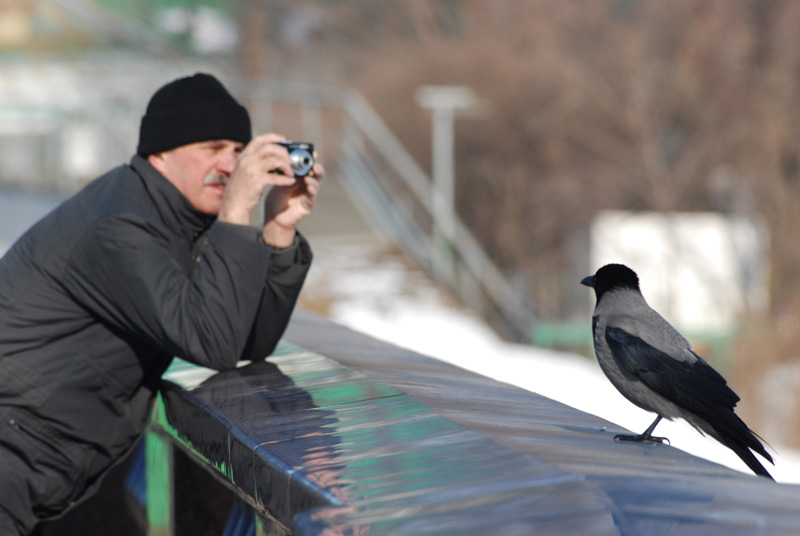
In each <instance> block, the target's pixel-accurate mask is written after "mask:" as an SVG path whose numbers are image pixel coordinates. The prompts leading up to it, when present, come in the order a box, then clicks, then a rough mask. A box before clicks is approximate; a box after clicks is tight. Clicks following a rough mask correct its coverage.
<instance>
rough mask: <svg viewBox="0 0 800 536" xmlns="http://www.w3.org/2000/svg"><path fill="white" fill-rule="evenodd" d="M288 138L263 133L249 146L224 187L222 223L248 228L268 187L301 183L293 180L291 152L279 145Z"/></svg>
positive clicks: (220, 214)
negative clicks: (255, 209)
mask: <svg viewBox="0 0 800 536" xmlns="http://www.w3.org/2000/svg"><path fill="white" fill-rule="evenodd" d="M285 139H286V138H284V137H283V136H281V135H279V134H262V135H261V136H257V137H255V138H253V139H252V140H251V141H250V143H248V144H247V146H246V147H245V148H244V150H243V151H242V153H241V155H239V158H238V160H237V163H236V167H235V168H234V170H233V173H231V176H230V179H229V180H228V183H227V185H226V186H225V194H224V195H223V196H222V205H221V206H220V210H219V214H218V216H217V218H218V219H219V220H220V221H224V222H228V223H237V224H239V225H249V224H250V213H251V212H252V211H253V209H254V208H255V207H256V205H258V202H259V200H260V199H261V195H262V194H263V193H264V190H265V189H266V188H268V187H269V186H278V187H283V188H289V187H292V186H299V185H301V184H302V182H298V181H297V179H295V178H294V171H293V170H292V163H291V160H290V159H289V153H288V152H287V151H286V149H285V148H283V147H281V146H280V145H277V144H276V143H277V142H279V141H284V140H285ZM276 171H280V173H276Z"/></svg>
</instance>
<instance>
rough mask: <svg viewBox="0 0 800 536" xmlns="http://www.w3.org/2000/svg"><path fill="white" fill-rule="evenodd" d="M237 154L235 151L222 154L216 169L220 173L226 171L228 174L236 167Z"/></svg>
mask: <svg viewBox="0 0 800 536" xmlns="http://www.w3.org/2000/svg"><path fill="white" fill-rule="evenodd" d="M238 156H239V155H238V154H237V153H235V152H231V153H230V154H226V155H225V156H223V157H222V158H221V159H220V161H219V164H217V171H220V172H221V173H226V174H228V175H230V174H231V173H233V170H234V169H235V168H236V162H237V160H238Z"/></svg>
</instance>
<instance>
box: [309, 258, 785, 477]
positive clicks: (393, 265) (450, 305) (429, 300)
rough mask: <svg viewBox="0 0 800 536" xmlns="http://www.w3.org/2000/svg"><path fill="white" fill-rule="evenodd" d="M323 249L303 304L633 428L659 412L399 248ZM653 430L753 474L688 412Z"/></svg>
mask: <svg viewBox="0 0 800 536" xmlns="http://www.w3.org/2000/svg"><path fill="white" fill-rule="evenodd" d="M316 249H317V252H316V256H315V260H314V265H313V267H312V270H311V272H310V274H309V278H308V281H307V283H306V287H305V289H304V291H303V295H302V297H301V301H302V302H303V305H304V306H306V307H309V308H311V309H313V310H316V311H317V312H321V313H323V314H325V315H327V316H328V317H329V318H330V319H332V320H334V321H336V322H339V323H341V324H343V325H346V326H348V327H351V328H352V329H355V330H357V331H360V332H362V333H366V334H369V335H371V336H374V337H376V338H379V339H382V340H385V341H388V342H391V343H394V344H397V345H398V346H403V347H405V348H409V349H411V350H414V351H417V352H419V353H422V354H425V355H429V356H432V357H436V358H438V359H441V360H442V361H447V362H449V363H452V364H454V365H457V366H459V367H462V368H464V369H468V370H471V371H474V372H477V373H479V374H482V375H484V376H488V377H491V378H494V379H496V380H499V381H502V382H506V383H510V384H513V385H517V386H519V387H522V388H524V389H528V390H530V391H534V392H536V393H539V394H541V395H544V396H547V397H549V398H552V399H554V400H558V401H560V402H563V403H565V404H568V405H570V406H572V407H575V408H577V409H580V410H582V411H585V412H587V413H591V414H594V415H597V416H599V417H602V418H603V419H606V420H608V421H611V422H614V423H617V424H619V425H621V426H623V427H625V428H627V429H629V430H632V431H634V432H636V433H639V432H642V431H644V429H645V428H647V426H648V425H649V424H650V423H651V422H652V421H653V419H654V415H652V414H650V413H647V412H645V411H643V410H641V409H639V408H637V407H636V406H634V405H633V404H631V403H630V402H628V401H627V400H626V399H624V398H623V397H622V395H620V394H619V393H618V392H617V391H616V390H615V389H614V387H612V385H611V384H610V383H609V382H608V380H607V379H606V378H605V376H604V375H603V374H602V372H601V371H600V368H599V366H598V365H597V363H596V361H595V360H593V359H587V358H586V357H584V356H580V355H576V354H569V353H562V352H555V351H550V350H546V349H542V348H536V347H532V346H525V345H517V344H509V343H507V342H505V341H502V340H500V339H499V338H498V337H497V336H496V335H495V334H494V332H493V331H492V330H491V329H489V328H488V327H487V326H486V325H485V324H484V323H483V322H482V321H481V320H480V319H479V318H477V317H476V315H474V314H472V313H470V312H469V311H466V310H464V309H463V308H460V307H458V306H457V305H456V304H455V303H454V302H453V300H452V299H450V298H449V297H448V296H447V295H446V294H444V293H443V292H442V291H440V290H439V289H438V288H437V287H436V286H435V285H433V284H432V283H431V282H430V280H429V279H428V278H427V277H426V276H425V275H424V274H423V273H422V272H421V271H419V270H417V269H414V268H413V267H410V266H409V265H408V263H407V262H406V261H405V260H404V259H403V257H401V256H400V255H397V254H393V253H390V252H387V251H385V250H384V251H381V250H380V249H376V248H375V247H374V246H371V245H364V246H360V247H359V246H341V245H340V246H337V247H331V248H325V247H324V245H323V247H322V248H316ZM576 284H577V283H576ZM587 291H588V290H587ZM587 314H589V312H587ZM750 424H751V426H753V427H754V428H758V427H757V426H754V425H753V424H752V423H750ZM757 431H758V430H757ZM656 433H657V435H660V436H666V437H668V438H669V439H670V441H671V444H672V445H673V446H674V447H677V448H680V449H683V450H685V451H687V452H690V453H692V454H694V455H696V456H700V457H703V458H706V459H708V460H712V461H714V462H717V463H719V464H722V465H726V466H728V467H731V468H734V469H737V470H740V471H743V472H745V473H748V474H751V472H750V470H749V469H748V468H747V467H746V466H745V465H744V463H742V462H741V461H740V460H739V458H738V457H737V456H736V455H735V454H733V452H731V451H730V450H729V449H727V448H725V447H723V446H722V445H720V444H719V443H717V442H716V441H714V440H713V439H710V438H707V437H704V436H701V435H700V434H699V433H698V432H697V431H696V430H695V429H694V428H692V427H691V426H689V425H688V424H686V423H685V422H683V421H681V422H668V421H662V422H661V423H660V424H659V426H658V428H657V429H656ZM766 439H767V440H769V438H766ZM768 450H769V451H770V452H771V454H772V455H773V457H774V459H775V467H771V466H769V464H766V462H765V464H766V467H767V469H768V470H769V471H770V472H771V474H772V475H773V476H774V477H775V479H776V480H777V481H779V482H787V483H789V482H791V483H800V452H797V451H793V450H791V449H789V448H785V447H782V446H781V445H777V444H771V445H770V446H769V447H768Z"/></svg>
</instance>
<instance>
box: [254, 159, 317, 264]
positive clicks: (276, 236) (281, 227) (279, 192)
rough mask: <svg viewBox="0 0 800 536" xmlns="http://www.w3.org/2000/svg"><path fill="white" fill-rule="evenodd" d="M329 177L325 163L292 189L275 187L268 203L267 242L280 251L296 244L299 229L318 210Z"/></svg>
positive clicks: (268, 195)
mask: <svg viewBox="0 0 800 536" xmlns="http://www.w3.org/2000/svg"><path fill="white" fill-rule="evenodd" d="M324 176H325V169H324V168H323V167H322V165H321V164H315V165H314V169H312V170H311V173H309V174H308V175H307V176H306V177H304V178H303V179H300V180H298V181H297V183H296V184H294V185H292V186H275V187H274V188H272V190H270V191H269V193H268V194H267V198H266V200H265V201H264V222H265V223H264V229H263V230H262V236H263V237H264V242H266V243H267V244H269V245H271V246H276V247H279V248H285V247H289V246H291V245H292V243H294V237H295V227H296V226H297V224H298V223H300V220H302V219H303V218H305V217H306V216H308V214H310V213H311V210H312V209H313V208H314V203H315V202H316V200H317V194H318V193H319V187H320V181H321V180H322V178H323V177H324Z"/></svg>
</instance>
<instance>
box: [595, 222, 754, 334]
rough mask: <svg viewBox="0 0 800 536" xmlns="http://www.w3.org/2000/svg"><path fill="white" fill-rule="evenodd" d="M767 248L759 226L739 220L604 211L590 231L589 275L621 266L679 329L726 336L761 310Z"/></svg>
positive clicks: (646, 297)
mask: <svg viewBox="0 0 800 536" xmlns="http://www.w3.org/2000/svg"><path fill="white" fill-rule="evenodd" d="M768 243H769V236H768V230H767V228H766V227H765V225H764V224H763V223H761V222H759V221H757V220H755V219H753V218H749V217H745V216H734V215H725V214H720V213H670V214H663V213H654V212H644V213H630V212H621V211H606V212H602V213H600V214H599V215H598V216H597V218H596V219H595V221H594V222H593V224H592V226H591V228H590V231H589V250H590V254H589V259H588V261H589V271H588V273H594V271H596V270H597V268H599V267H600V266H603V265H604V264H608V263H621V264H625V265H627V266H629V267H630V268H632V269H633V270H634V271H636V273H637V274H639V279H640V287H641V289H642V294H643V295H644V297H645V299H646V300H647V302H648V303H649V304H650V306H651V307H653V308H654V309H655V310H657V311H658V312H660V313H661V314H662V316H664V317H665V318H667V320H669V321H671V322H672V323H673V324H675V325H676V326H677V327H679V328H682V329H686V330H691V331H692V332H695V333H698V332H719V331H728V330H731V329H735V327H736V325H737V321H738V320H739V319H740V318H741V316H742V315H744V314H746V313H758V312H763V311H765V310H766V308H767V305H768V300H769V294H768V276H769V269H768ZM591 303H592V306H593V305H594V296H591Z"/></svg>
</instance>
